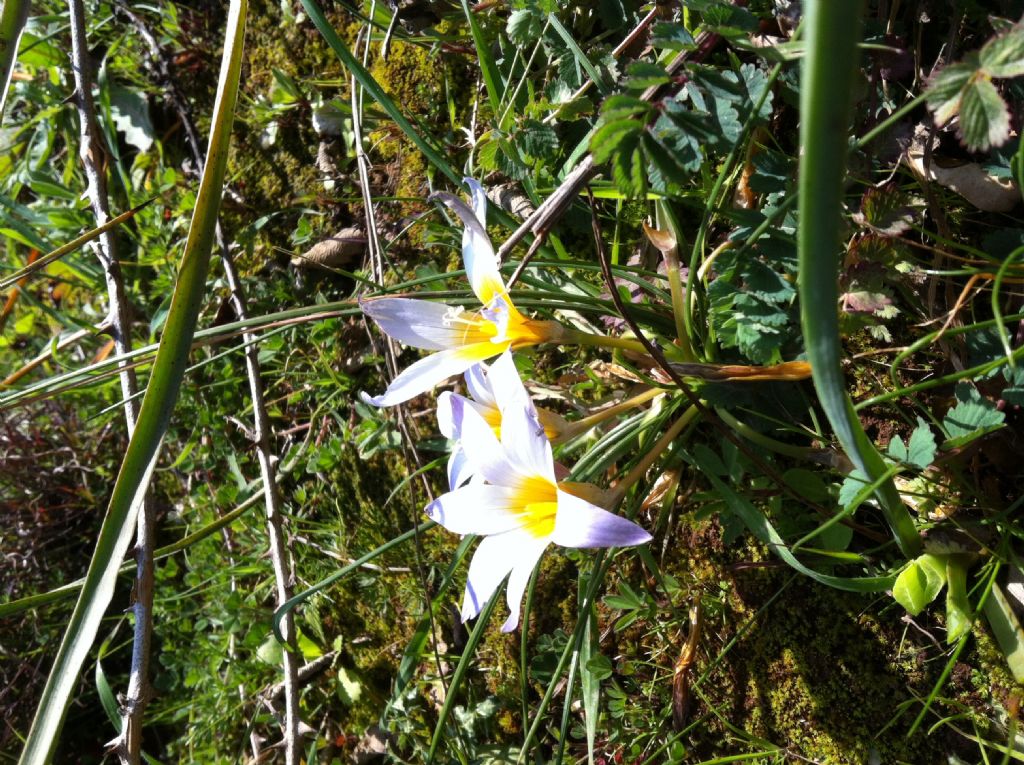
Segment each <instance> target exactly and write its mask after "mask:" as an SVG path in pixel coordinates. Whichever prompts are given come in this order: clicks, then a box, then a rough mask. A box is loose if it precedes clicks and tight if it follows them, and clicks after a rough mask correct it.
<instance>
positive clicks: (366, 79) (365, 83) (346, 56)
mask: <svg viewBox="0 0 1024 765" xmlns="http://www.w3.org/2000/svg"><path fill="white" fill-rule="evenodd" d="M302 7H303V8H305V9H306V13H308V14H309V18H310V19H311V20H312V22H313V24H315V25H316V28H317V30H319V32H320V34H321V35H323V38H324V39H325V40H326V41H327V44H328V45H330V46H331V49H332V50H333V51H334V53H335V55H337V57H338V58H339V59H341V63H342V64H343V65H344V66H345V68H346V69H348V70H349V71H350V72H351V73H352V75H353V76H354V77H355V78H356V81H357V82H358V83H359V84H360V85H361V86H362V87H363V89H364V90H366V92H367V93H369V94H370V97H371V98H373V100H374V101H376V102H377V103H378V104H380V107H381V108H382V109H383V110H384V111H386V112H387V113H388V116H389V117H391V119H393V120H394V121H395V124H396V125H398V127H399V128H401V130H402V132H403V133H405V135H406V136H407V137H408V138H409V140H410V141H412V142H413V143H414V144H415V145H416V148H417V149H419V150H420V151H421V152H422V153H423V156H424V157H426V158H427V159H428V160H429V161H430V163H431V164H432V165H433V166H434V167H436V168H437V169H438V170H440V171H441V172H442V173H444V174H445V175H446V176H447V177H448V180H450V181H451V182H452V183H454V184H455V185H456V186H459V185H461V183H462V174H461V173H458V172H456V171H455V168H454V167H452V164H451V163H450V162H449V161H448V160H447V159H445V157H444V155H443V154H442V153H441V151H440V150H439V149H437V148H436V147H434V146H433V144H431V143H430V142H429V141H427V139H426V138H424V137H423V135H422V134H421V133H420V131H418V130H417V129H416V128H415V127H414V126H413V124H412V123H411V122H409V120H408V119H406V117H405V115H404V114H402V110H401V109H399V108H398V105H397V104H396V103H395V102H394V101H393V100H392V98H391V96H389V95H388V94H387V93H385V92H384V89H383V88H382V87H381V86H380V84H379V83H378V82H377V80H375V79H374V78H373V75H372V74H370V72H369V71H368V70H367V69H366V67H365V66H363V65H362V64H361V63H359V60H358V59H356V57H355V56H353V55H352V51H350V50H349V49H348V46H347V45H345V42H344V41H343V40H342V39H341V38H340V37H338V33H337V32H335V31H334V27H332V26H331V23H330V22H329V21H328V20H327V17H326V16H324V12H323V10H321V8H320V6H319V4H317V2H316V0H302Z"/></svg>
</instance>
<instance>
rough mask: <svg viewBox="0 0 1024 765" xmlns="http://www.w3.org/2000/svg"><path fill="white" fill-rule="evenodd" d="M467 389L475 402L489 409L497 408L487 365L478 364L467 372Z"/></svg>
mask: <svg viewBox="0 0 1024 765" xmlns="http://www.w3.org/2000/svg"><path fill="white" fill-rule="evenodd" d="M506 353H507V351H506ZM466 389H467V390H468V391H469V395H470V396H472V397H473V400H474V401H477V402H479V403H481V404H483V405H484V406H487V407H495V406H497V404H496V403H495V400H494V394H493V393H491V383H490V379H489V374H488V370H487V365H485V364H476V365H475V366H472V367H470V368H469V369H467V370H466Z"/></svg>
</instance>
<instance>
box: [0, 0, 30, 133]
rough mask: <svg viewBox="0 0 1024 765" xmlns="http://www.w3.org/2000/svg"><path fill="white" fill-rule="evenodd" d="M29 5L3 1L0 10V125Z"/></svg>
mask: <svg viewBox="0 0 1024 765" xmlns="http://www.w3.org/2000/svg"><path fill="white" fill-rule="evenodd" d="M30 5H31V3H30V2H29V0H4V7H3V10H0V125H2V124H3V122H4V106H6V105H7V88H8V86H9V85H10V84H11V74H12V73H13V72H14V63H15V62H16V61H17V60H18V42H19V41H20V40H21V33H22V32H24V31H25V22H26V21H28V9H29V6H30Z"/></svg>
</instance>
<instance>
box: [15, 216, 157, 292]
mask: <svg viewBox="0 0 1024 765" xmlns="http://www.w3.org/2000/svg"><path fill="white" fill-rule="evenodd" d="M152 202H153V200H152V199H149V200H147V201H145V202H143V203H142V204H141V205H138V206H136V207H133V208H131V209H130V210H126V211H125V212H123V213H121V214H120V215H118V216H117V217H116V218H111V219H110V220H108V221H107V222H106V223H104V224H103V225H102V226H97V227H96V228H94V229H92V230H91V231H87V232H85V233H84V234H82V235H81V236H80V237H78V238H77V239H73V240H71V241H70V242H68V243H67V244H65V245H62V246H60V247H58V248H57V249H56V250H54V251H53V252H48V253H47V254H46V255H43V256H42V257H41V258H37V259H36V260H34V261H32V263H30V264H29V265H27V266H25V267H24V268H19V269H18V270H17V271H15V272H14V273H13V274H10V275H9V276H5V277H4V278H3V279H0V290H5V289H7V288H8V287H10V286H11V285H12V284H16V283H17V282H18V281H20V280H21V279H23V278H25V277H27V276H31V275H32V274H34V273H38V272H39V271H41V270H43V269H44V268H46V266H48V265H50V264H51V263H52V262H53V261H55V260H60V259H61V258H63V257H64V256H65V255H67V254H68V253H71V252H74V251H75V250H77V249H79V248H80V247H83V246H84V245H86V244H88V243H89V242H91V241H92V240H93V239H96V238H98V237H99V236H100V235H101V234H105V233H106V232H108V231H110V230H111V229H115V228H117V227H118V226H120V225H121V224H122V223H124V222H125V221H126V220H129V219H131V218H133V217H135V214H136V213H138V212H139V210H141V209H142V208H144V207H146V206H147V205H149V204H151V203H152Z"/></svg>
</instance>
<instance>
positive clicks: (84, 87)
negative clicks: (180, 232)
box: [69, 0, 154, 765]
mask: <svg viewBox="0 0 1024 765" xmlns="http://www.w3.org/2000/svg"><path fill="white" fill-rule="evenodd" d="M69 11H70V19H71V68H72V70H73V71H74V78H75V96H76V98H75V102H76V104H77V107H78V121H79V156H80V157H81V160H82V165H83V167H84V169H85V175H86V179H87V181H88V188H87V191H86V193H87V194H88V197H89V201H90V204H91V205H92V209H93V212H94V213H95V215H96V224H97V225H98V226H102V225H103V224H105V223H106V222H107V221H108V220H110V219H111V215H110V207H109V204H108V202H107V178H106V174H105V167H106V158H107V152H106V149H105V147H104V145H103V139H102V136H101V133H100V130H99V127H98V126H97V124H96V108H95V105H94V103H93V99H92V61H91V59H90V57H89V46H88V41H87V39H86V32H85V8H84V6H83V3H82V0H70V1H69ZM92 246H93V250H94V251H95V253H96V256H97V257H98V258H99V261H100V264H101V265H102V266H103V275H104V278H105V280H106V284H107V299H108V302H109V304H110V305H109V309H108V310H109V321H110V328H111V334H112V335H113V338H114V347H115V349H116V350H117V354H118V355H119V356H125V355H127V354H128V353H130V352H131V350H132V343H131V315H130V312H129V308H128V301H127V299H126V298H125V293H124V281H123V279H122V276H121V268H120V265H119V263H118V260H117V250H116V240H115V238H114V234H113V232H111V231H106V232H104V233H103V234H101V235H100V237H99V239H98V240H96V241H95V242H93V245H92ZM118 368H119V375H120V378H121V393H122V395H123V397H124V416H125V420H126V422H127V425H128V434H129V436H130V435H131V433H132V431H133V430H134V429H135V421H136V418H137V417H138V411H139V403H138V399H137V397H136V393H137V392H138V381H137V379H136V377H135V369H134V367H133V366H131V365H130V364H128V363H127V362H121V363H119V365H118ZM153 509H154V508H153V501H152V495H151V493H150V492H149V491H148V490H147V492H146V495H145V497H144V499H143V503H142V508H141V510H140V512H139V516H138V521H137V527H136V532H135V560H136V573H135V602H134V604H133V605H132V611H133V612H134V617H135V627H134V634H133V638H132V660H131V674H130V676H129V680H128V692H127V695H126V696H125V700H124V703H123V705H122V709H121V732H120V734H119V735H118V736H117V738H115V739H114V740H113V741H112V742H111V746H112V748H113V749H114V751H116V753H117V756H118V758H119V759H120V760H121V762H122V763H125V765H137V763H138V762H139V758H140V755H141V751H142V719H143V714H144V712H145V709H146V705H147V704H148V703H149V698H150V695H151V690H150V687H149V654H150V645H151V642H152V635H153Z"/></svg>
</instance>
